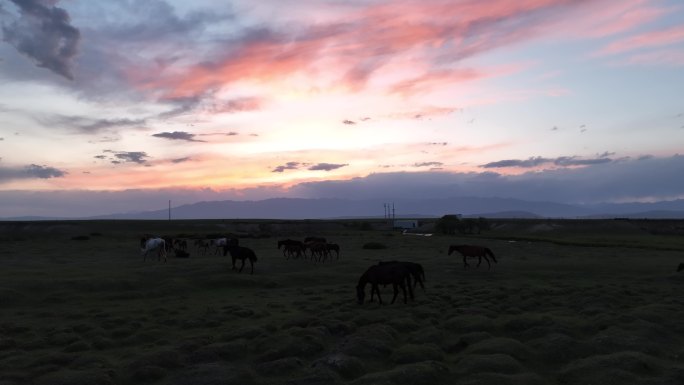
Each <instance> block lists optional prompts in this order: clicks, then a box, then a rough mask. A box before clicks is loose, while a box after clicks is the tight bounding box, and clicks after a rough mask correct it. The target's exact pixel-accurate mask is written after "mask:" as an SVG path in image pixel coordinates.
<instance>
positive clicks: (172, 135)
mask: <svg viewBox="0 0 684 385" xmlns="http://www.w3.org/2000/svg"><path fill="white" fill-rule="evenodd" d="M152 136H154V137H157V138H164V139H170V140H183V141H186V142H204V140H198V139H194V138H195V134H191V133H189V132H185V131H174V132H160V133H158V134H152Z"/></svg>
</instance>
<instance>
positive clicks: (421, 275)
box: [378, 261, 425, 291]
mask: <svg viewBox="0 0 684 385" xmlns="http://www.w3.org/2000/svg"><path fill="white" fill-rule="evenodd" d="M389 263H400V264H402V265H404V266H406V267H407V268H408V269H409V271H410V272H411V276H412V277H413V287H414V288H415V287H416V285H418V284H420V287H421V288H422V289H423V291H425V285H423V282H425V270H423V266H422V265H421V264H420V263H415V262H399V261H386V262H383V261H380V262H378V265H380V266H382V265H387V264H389Z"/></svg>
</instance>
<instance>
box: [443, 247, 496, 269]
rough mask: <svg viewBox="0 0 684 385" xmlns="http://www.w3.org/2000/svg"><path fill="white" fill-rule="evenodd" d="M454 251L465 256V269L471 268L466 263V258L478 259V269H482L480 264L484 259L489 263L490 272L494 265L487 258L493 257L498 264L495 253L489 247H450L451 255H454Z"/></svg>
mask: <svg viewBox="0 0 684 385" xmlns="http://www.w3.org/2000/svg"><path fill="white" fill-rule="evenodd" d="M454 251H458V252H459V253H461V255H463V268H464V269H465V268H466V267H468V266H470V265H468V263H467V262H466V258H475V257H477V258H478V262H477V267H480V264H481V263H482V258H484V259H485V261H487V270H489V269H490V268H491V267H492V265H491V263H489V258H487V256H490V257H492V259H493V260H494V263H497V261H496V257H495V256H494V253H492V251H491V250H490V249H489V248H488V247H483V246H475V245H451V246H449V254H448V255H451V253H453V252H454Z"/></svg>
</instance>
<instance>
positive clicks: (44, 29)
mask: <svg viewBox="0 0 684 385" xmlns="http://www.w3.org/2000/svg"><path fill="white" fill-rule="evenodd" d="M9 1H10V2H12V3H14V5H16V6H17V7H18V9H19V18H17V19H15V20H12V21H11V22H9V23H7V24H5V23H3V25H2V32H3V40H4V41H6V42H7V43H9V44H10V45H12V46H13V47H14V48H16V50H17V51H19V52H20V53H22V54H24V55H25V56H27V57H29V58H30V59H32V60H33V61H34V62H35V63H36V65H37V66H38V67H42V68H47V69H49V70H50V71H52V72H54V73H56V74H58V75H61V76H63V77H65V78H67V79H70V80H73V79H74V76H73V60H74V57H75V56H76V54H77V53H78V45H79V41H80V39H81V33H80V32H79V30H78V29H77V28H75V27H74V26H72V25H71V24H70V23H71V19H70V17H69V14H68V13H67V12H66V11H65V10H64V9H62V8H59V7H57V6H55V5H54V4H55V3H56V2H57V1H58V0H9ZM5 14H7V13H6V12H5Z"/></svg>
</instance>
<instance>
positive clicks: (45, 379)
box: [0, 220, 684, 385]
mask: <svg viewBox="0 0 684 385" xmlns="http://www.w3.org/2000/svg"><path fill="white" fill-rule="evenodd" d="M369 228H370V230H368V229H369ZM362 229H366V230H362ZM682 229H684V223H682V222H677V221H585V222H580V221H542V220H538V221H526V220H520V221H512V220H510V221H496V222H495V223H493V227H492V230H490V231H488V232H485V233H483V234H479V235H470V236H463V235H461V236H443V235H435V236H432V237H420V236H409V235H401V234H400V233H398V232H394V231H391V230H389V229H386V228H383V227H382V226H380V225H379V224H378V223H371V222H360V221H356V222H354V221H348V222H342V221H339V222H332V221H172V222H168V221H166V222H155V221H137V222H136V221H131V222H128V221H101V222H98V221H87V222H78V221H74V222H16V223H10V222H5V223H0V384H2V385H19V384H21V385H24V384H37V385H45V384H56V385H61V384H64V385H66V384H83V385H86V384H88V385H95V384H158V385H162V384H164V385H166V384H188V385H189V384H292V385H316V384H355V385H361V384H504V385H505V384H590V383H593V384H682V383H684V322H682V320H684V297H683V296H682V289H683V288H684V272H682V273H680V274H677V273H676V272H675V269H676V267H677V265H678V264H679V263H680V262H684V235H682V232H681V230H682ZM228 232H230V233H233V234H239V235H241V236H243V238H241V240H240V242H241V244H242V245H244V246H248V247H250V248H253V249H254V250H255V251H256V253H257V255H258V257H259V261H258V262H257V264H256V268H255V273H254V275H248V274H245V273H244V272H243V273H242V274H237V273H236V272H234V271H231V268H230V260H229V259H228V258H227V257H223V256H220V255H206V256H200V255H197V253H196V252H195V250H194V249H191V254H192V257H191V258H189V259H175V258H170V259H169V261H168V263H166V264H164V263H159V262H157V261H150V260H149V259H148V261H147V262H144V263H143V261H142V258H141V257H140V254H139V249H138V236H139V235H140V234H142V233H157V234H165V235H185V236H204V235H216V234H225V233H228ZM305 235H323V236H325V237H327V238H328V239H329V240H330V241H333V242H335V243H338V244H340V246H341V248H342V252H341V256H340V259H339V260H336V261H333V262H332V263H325V264H313V263H311V262H307V261H303V260H289V261H287V260H285V259H284V258H283V257H282V254H280V252H279V251H278V250H277V249H276V242H277V240H278V239H281V238H286V237H292V238H300V239H301V238H303V237H304V236H305ZM368 242H377V243H382V244H384V245H386V246H387V248H385V249H377V250H369V249H364V248H363V247H362V246H363V245H364V244H365V243H368ZM455 243H474V244H482V245H486V246H488V247H490V248H491V249H492V250H493V251H494V252H495V253H496V255H497V258H498V260H499V263H498V264H496V265H495V266H494V267H493V268H492V270H490V271H487V270H486V268H484V269H483V267H482V266H481V267H480V268H479V269H475V268H470V269H467V270H466V269H464V268H463V266H462V261H461V259H460V258H459V257H455V256H453V255H452V256H447V254H446V250H447V248H448V245H450V244H455ZM389 259H397V260H410V261H414V262H419V263H421V264H422V265H423V266H424V267H425V270H426V275H427V282H426V286H427V290H426V291H425V292H423V291H421V290H417V291H416V299H415V301H413V302H410V303H409V304H408V305H405V304H403V303H399V301H398V303H396V304H393V305H389V304H385V305H383V306H379V305H378V304H377V302H376V303H366V304H364V305H358V304H357V303H356V301H355V298H354V295H355V290H354V287H355V285H356V282H357V280H358V278H359V276H360V275H361V273H363V271H365V269H366V268H367V267H368V266H369V265H370V264H374V263H376V262H377V261H379V260H389ZM367 291H368V289H367ZM383 298H384V300H385V301H386V302H389V299H390V298H391V288H389V287H387V288H385V289H384V290H383Z"/></svg>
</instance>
